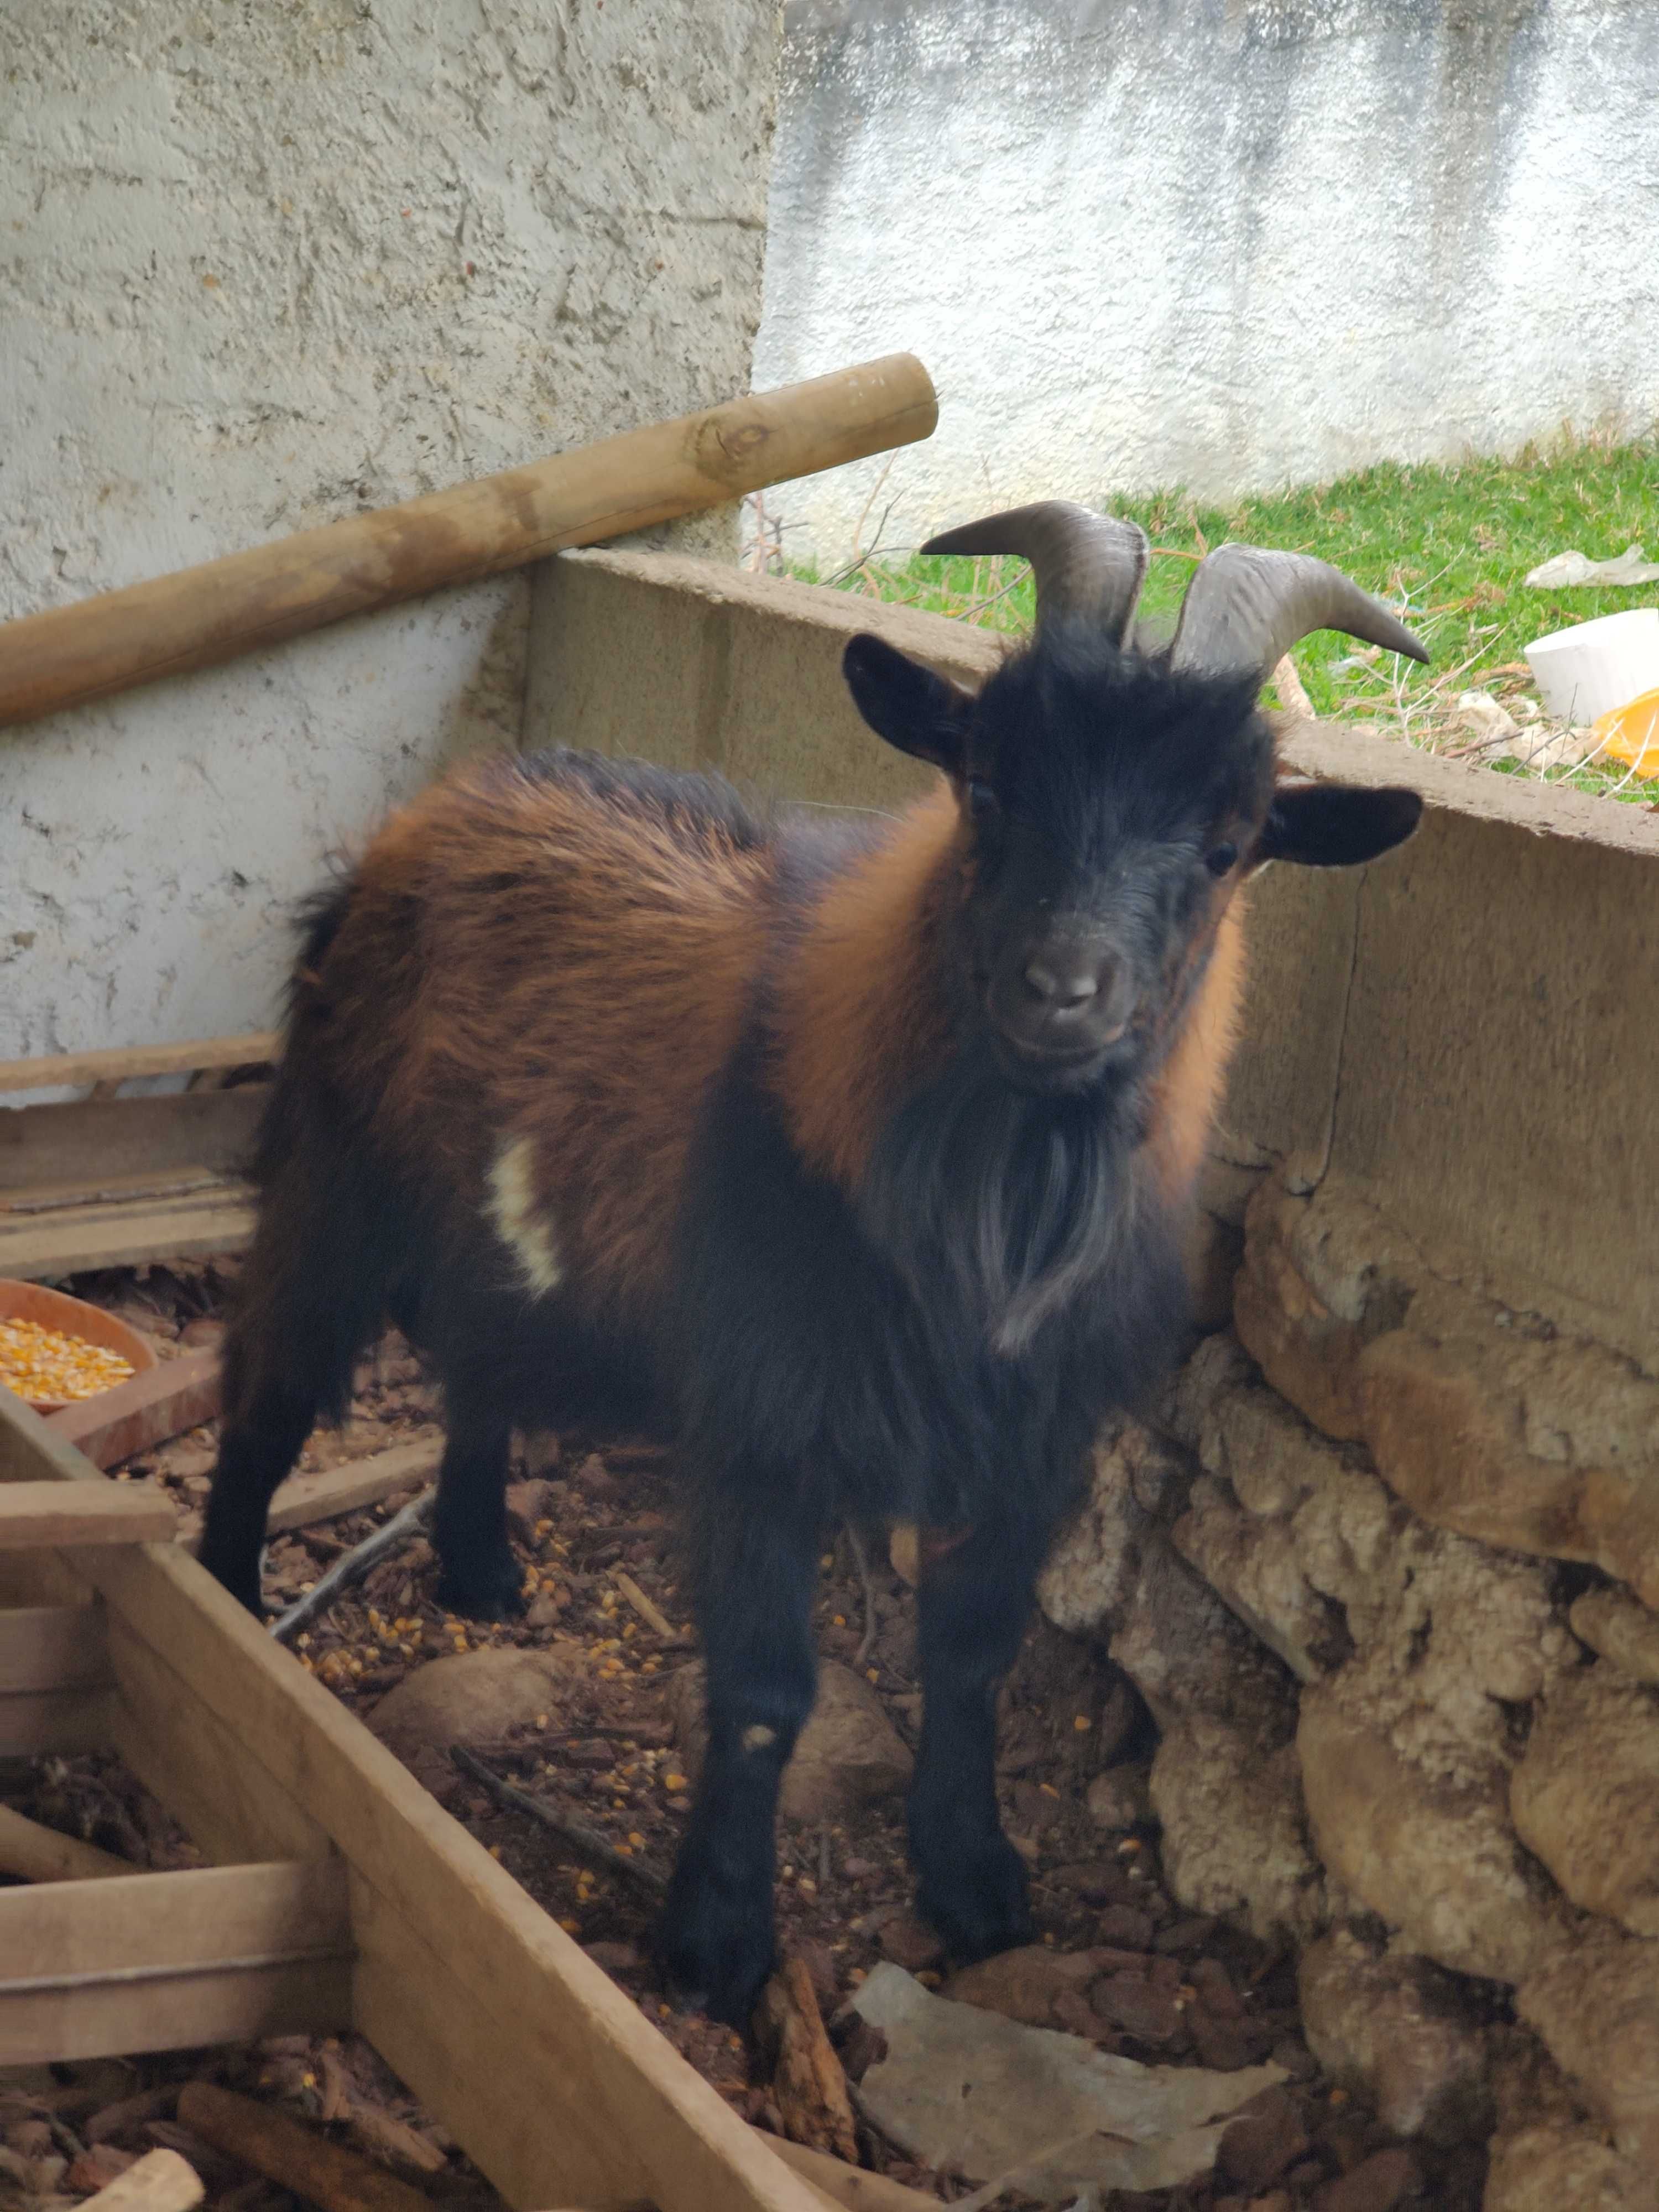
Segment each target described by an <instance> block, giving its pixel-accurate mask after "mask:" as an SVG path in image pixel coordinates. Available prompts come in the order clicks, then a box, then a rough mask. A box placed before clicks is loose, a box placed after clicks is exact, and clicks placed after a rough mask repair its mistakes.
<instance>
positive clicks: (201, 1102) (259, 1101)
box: [0, 1083, 270, 1222]
mask: <svg viewBox="0 0 1659 2212" xmlns="http://www.w3.org/2000/svg"><path fill="white" fill-rule="evenodd" d="M268 1097H270V1085H268V1084H264V1083H248V1084H243V1085H239V1086H238V1088H237V1089H235V1090H234V1091H174V1092H173V1093H171V1094H170V1095H168V1096H167V1097H160V1098H77V1099H71V1100H70V1101H69V1102H67V1103H64V1104H62V1105H48V1106H20V1107H18V1108H16V1109H15V1110H8V1111H7V1112H6V1113H4V1114H0V1191H5V1192H8V1193H11V1194H16V1193H19V1192H23V1191H28V1190H34V1189H40V1188H46V1189H48V1190H50V1191H52V1192H53V1193H54V1194H55V1195H58V1196H59V1197H62V1195H63V1194H64V1193H63V1187H64V1186H65V1185H71V1186H74V1185H78V1186H80V1187H81V1188H82V1190H83V1191H85V1192H88V1193H91V1194H95V1193H97V1192H99V1191H100V1190H106V1189H111V1188H115V1187H116V1186H118V1182H120V1180H121V1179H122V1178H124V1177H127V1176H140V1175H142V1176H161V1175H162V1174H164V1173H166V1172H167V1171H169V1170H171V1171H173V1173H174V1174H175V1175H176V1176H178V1178H179V1180H180V1181H181V1182H182V1181H184V1180H186V1179H187V1178H204V1177H206V1176H216V1175H219V1176H222V1175H240V1173H241V1171H242V1167H243V1164H244V1163H245V1162H246V1160H247V1159H248V1158H250V1157H251V1155H252V1151H253V1145H254V1139H255V1137H256V1135H257V1133H258V1126H259V1116H260V1115H261V1114H262V1113H263V1112H264V1103H265V1100H266V1099H267V1098H268ZM111 1202H112V1203H116V1204H124V1203H126V1204H130V1203H134V1202H136V1201H135V1200H127V1199H124V1198H122V1197H121V1196H120V1195H119V1194H117V1196H116V1198H115V1199H114V1200H112V1201H111ZM157 1202H158V1203H161V1204H166V1203H171V1202H173V1201H170V1200H161V1201H157ZM5 1218H6V1219H7V1220H8V1222H11V1221H17V1220H21V1219H25V1218H38V1217H27V1216H18V1215H8V1216H7V1217H5Z"/></svg>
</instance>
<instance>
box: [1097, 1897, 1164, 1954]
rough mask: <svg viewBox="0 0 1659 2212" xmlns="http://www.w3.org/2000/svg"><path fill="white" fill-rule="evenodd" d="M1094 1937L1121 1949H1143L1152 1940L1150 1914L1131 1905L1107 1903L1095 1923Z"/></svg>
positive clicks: (1148, 1946) (1148, 1945) (1147, 1946)
mask: <svg viewBox="0 0 1659 2212" xmlns="http://www.w3.org/2000/svg"><path fill="white" fill-rule="evenodd" d="M1095 1939H1096V1941H1097V1942H1101V1943H1111V1944H1115V1946H1116V1947H1117V1948H1118V1949H1120V1950H1123V1951H1145V1950H1146V1949H1148V1948H1150V1947H1151V1944H1152V1916H1151V1915H1150V1914H1149V1913H1146V1912H1138V1911H1136V1910H1135V1908H1134V1906H1133V1905H1108V1906H1107V1907H1106V1910H1105V1911H1103V1913H1102V1914H1101V1916H1100V1918H1099V1921H1098V1922H1097V1925H1096V1928H1095Z"/></svg>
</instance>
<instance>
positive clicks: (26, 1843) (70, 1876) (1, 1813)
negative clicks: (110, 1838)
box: [0, 1805, 143, 1881]
mask: <svg viewBox="0 0 1659 2212" xmlns="http://www.w3.org/2000/svg"><path fill="white" fill-rule="evenodd" d="M142 1871H143V1869H141V1868H138V1867H136V1866H134V1865H133V1864H132V1863H131V1861H130V1860H128V1859H118V1858H116V1857H114V1856H113V1855H112V1853H111V1852H109V1851H100V1850H99V1849H98V1846H97V1845H96V1844H83V1843H81V1842H80V1841H78V1839H77V1838H76V1837H74V1836H60V1835H59V1834H58V1831H57V1830H56V1829H55V1828H43V1827H42V1826H40V1822H39V1821H38V1820H26V1819H25V1818H24V1817H23V1815H22V1814H21V1813H14V1812H13V1811H12V1809H11V1808H10V1806H9V1805H0V1874H15V1875H21V1876H22V1877H23V1880H24V1881H108V1880H109V1878H110V1877H111V1876H112V1875H121V1874H138V1873H140V1872H142Z"/></svg>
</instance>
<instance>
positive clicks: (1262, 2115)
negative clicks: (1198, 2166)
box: [1215, 2089, 1308, 2190]
mask: <svg viewBox="0 0 1659 2212" xmlns="http://www.w3.org/2000/svg"><path fill="white" fill-rule="evenodd" d="M1307 2148H1308V2130H1306V2128H1304V2126H1303V2124H1302V2115H1301V2113H1300V2112H1299V2111H1298V2110H1297V2105H1296V2100H1294V2098H1292V2097H1291V2096H1290V2095H1289V2094H1288V2093H1286V2092H1285V2090H1283V2089H1264V2090H1263V2091H1262V2093H1261V2095H1260V2096H1259V2097H1253V2098H1252V2099H1251V2100H1250V2102H1249V2106H1247V2107H1246V2109H1245V2110H1244V2111H1243V2112H1241V2113H1240V2114H1239V2116H1238V2118H1237V2119H1236V2120H1230V2121H1229V2122H1228V2124H1227V2126H1226V2130H1225V2132H1224V2134H1223V2136H1222V2138H1221V2142H1220V2144H1219V2146H1218V2148H1217V2151H1216V2157H1215V2165H1216V2172H1218V2174H1219V2175H1220V2176H1221V2178H1222V2179H1223V2180H1224V2181H1231V2182H1236V2183H1237V2185H1238V2186H1239V2187H1240V2188H1241V2189H1250V2190H1258V2189H1265V2188H1267V2185H1268V2184H1269V2183H1270V2182H1273V2181H1277V2180H1278V2179H1279V2175H1280V2174H1281V2173H1283V2172H1285V2168H1286V2167H1287V2166H1292V2165H1294V2164H1295V2162H1296V2160H1297V2159H1298V2158H1300V2157H1301V2155H1302V2154H1303V2152H1304V2150H1306V2149H1307Z"/></svg>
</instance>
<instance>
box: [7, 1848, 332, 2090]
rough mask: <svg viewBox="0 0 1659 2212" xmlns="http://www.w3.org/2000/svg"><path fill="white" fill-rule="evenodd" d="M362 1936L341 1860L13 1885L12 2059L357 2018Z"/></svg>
mask: <svg viewBox="0 0 1659 2212" xmlns="http://www.w3.org/2000/svg"><path fill="white" fill-rule="evenodd" d="M351 1948H352V1946H351V1926H350V1919H349V1913H348V1911H347V1904H346V1882H345V1870H344V1869H343V1867H341V1866H339V1865H338V1864H337V1863H324V1864H316V1863H313V1864H311V1865H307V1866H288V1865H278V1866H244V1867H204V1868H200V1869H191V1870H190V1871H187V1872H183V1873H176V1874H129V1875H123V1876H120V1877H118V1878H116V1879H112V1880H110V1881H76V1882H53V1883H52V1884H50V1885H44V1886H36V1887H33V1888H29V1889H13V1890H4V1891H0V1961H3V1965H0V2064H3V2065H17V2064H21V2063H25V2062H29V2063H39V2062H40V2060H41V2059H43V2058H50V2059H54V2060H56V2059H72V2058H96V2057H112V2056H114V2055H116V2054H118V2053H120V2052H123V2051H178V2050H183V2049H186V2048H189V2047H191V2046H192V2045H197V2044H203V2043H231V2042H242V2041H245V2040H251V2039H254V2038H257V2037H259V2036H264V2035H291V2034H299V2033H307V2034H325V2033H331V2032H332V2031H335V2030H337V2029H341V2028H344V2027H349V2025H350V2021H351V1968H350V1959H351Z"/></svg>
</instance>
